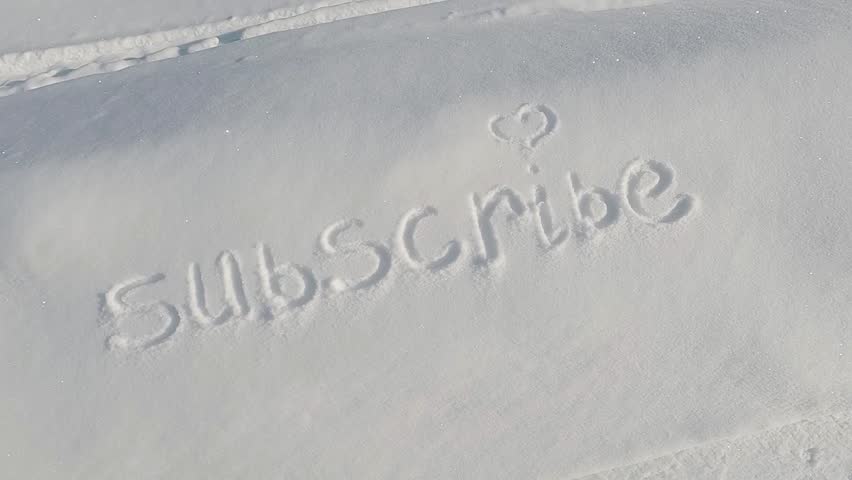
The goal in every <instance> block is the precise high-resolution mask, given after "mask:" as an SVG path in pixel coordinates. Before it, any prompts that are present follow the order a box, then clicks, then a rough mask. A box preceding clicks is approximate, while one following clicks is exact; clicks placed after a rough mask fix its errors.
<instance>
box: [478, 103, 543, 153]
mask: <svg viewBox="0 0 852 480" xmlns="http://www.w3.org/2000/svg"><path fill="white" fill-rule="evenodd" d="M557 121H558V118H557V117H556V113H554V112H553V110H551V109H550V108H548V107H547V106H545V105H530V104H528V103H525V104H523V105H521V106H520V107H518V109H517V110H515V113H512V114H509V115H499V116H496V117H492V118H491V121H490V122H488V130H489V131H490V132H491V135H493V136H494V138H496V139H497V140H499V141H501V142H504V143H508V144H515V145H520V146H521V148H524V149H527V150H532V149H534V148H535V147H536V146H538V144H539V143H540V142H541V141H542V140H544V139H545V138H546V137H547V136H548V135H550V134H551V133H553V131H554V130H556V124H557Z"/></svg>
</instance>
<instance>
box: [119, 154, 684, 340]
mask: <svg viewBox="0 0 852 480" xmlns="http://www.w3.org/2000/svg"><path fill="white" fill-rule="evenodd" d="M646 177H651V178H652V181H648V180H646ZM674 180H675V172H674V169H672V168H671V167H670V166H668V165H666V164H664V163H661V162H657V161H640V160H636V161H634V162H632V163H630V164H629V165H628V166H627V167H626V168H625V169H624V171H623V174H622V176H621V179H620V181H619V183H618V185H617V189H616V190H617V191H616V192H613V191H610V190H608V189H605V188H601V187H592V188H586V187H584V186H583V185H582V183H581V182H580V178H579V177H578V176H577V174H575V173H569V174H568V175H567V184H568V191H569V194H570V198H571V213H572V215H571V216H572V217H573V223H572V224H568V223H563V224H560V225H557V224H556V223H555V222H554V216H553V209H552V206H551V204H550V202H549V200H548V196H547V191H546V190H545V188H544V187H543V186H542V185H534V186H533V188H532V200H531V201H530V202H525V201H524V199H523V197H522V196H521V195H520V194H519V193H518V192H516V191H515V190H513V189H512V188H510V187H507V186H497V187H495V188H493V189H492V190H490V191H489V192H488V193H486V194H484V195H480V194H477V193H473V194H471V196H470V209H471V213H472V218H473V232H474V234H473V237H474V243H475V244H476V245H475V246H474V255H473V258H472V261H473V262H472V263H473V264H474V265H477V266H480V267H485V268H488V267H490V266H492V265H494V264H497V263H500V261H501V260H502V254H501V249H500V242H499V239H498V236H497V234H496V231H495V226H494V218H495V213H496V212H497V210H498V208H499V207H501V206H504V207H505V208H508V210H509V211H510V213H511V215H513V216H516V217H521V216H524V215H527V214H530V215H531V216H532V218H533V220H534V223H535V225H536V229H537V232H538V233H537V234H538V237H539V240H540V242H541V244H542V245H543V246H544V247H545V248H546V249H551V248H554V247H558V246H559V245H561V244H564V243H565V242H566V241H567V240H568V239H569V238H570V237H571V235H572V234H573V235H574V236H575V237H576V238H587V237H590V236H592V235H594V234H595V233H596V232H600V231H603V230H605V229H606V228H608V227H610V226H612V225H613V224H615V223H616V222H617V221H618V219H619V218H620V213H621V211H622V210H625V211H627V212H630V213H631V214H632V215H634V216H635V217H636V218H638V219H639V220H641V221H642V222H644V223H647V224H650V225H660V224H673V223H676V222H679V221H681V220H683V219H684V218H686V217H687V215H688V214H689V213H690V212H692V211H693V210H694V208H695V205H696V200H695V198H694V197H692V196H691V195H688V194H679V195H676V196H674V197H673V199H672V201H671V205H670V206H669V208H667V209H664V210H662V211H661V212H659V213H654V212H652V211H651V209H650V208H649V207H648V205H647V203H649V202H648V201H649V200H654V199H657V198H658V197H660V196H661V195H663V194H664V193H666V192H668V191H669V190H670V189H671V187H672V186H673V185H674ZM437 213H438V212H437V210H436V209H435V208H434V207H431V206H426V207H420V208H414V209H411V210H409V211H408V212H406V213H405V215H403V216H402V219H401V220H400V222H399V226H398V228H397V230H396V233H395V235H394V236H393V238H392V240H391V241H390V242H381V241H373V240H366V241H354V242H342V241H341V236H342V235H343V234H344V233H346V232H348V231H351V230H356V229H359V228H361V227H363V222H362V221H361V220H358V219H350V220H341V221H338V222H335V223H333V224H331V225H329V226H328V227H326V228H325V229H324V230H323V231H322V233H321V234H320V236H319V241H318V242H317V243H318V246H317V249H318V250H319V253H320V254H321V255H323V256H326V257H333V256H343V257H349V256H352V255H368V256H369V257H371V258H372V260H373V262H372V267H371V269H370V271H368V272H367V273H365V274H363V275H361V276H357V277H344V276H337V275H332V276H329V277H327V278H324V279H323V280H322V281H319V280H318V278H317V276H316V274H315V273H314V271H313V270H312V269H311V268H310V267H309V266H306V265H301V264H297V263H283V264H278V263H276V261H275V259H274V257H273V252H272V250H271V249H270V247H269V246H268V245H266V244H265V243H259V244H258V245H257V249H256V259H257V275H258V278H259V281H260V285H259V288H258V290H257V293H256V295H255V296H256V297H257V298H256V300H257V301H256V302H255V305H252V301H251V300H250V297H249V295H248V294H247V286H246V282H245V280H244V278H243V274H242V267H241V263H240V261H239V258H238V255H237V253H235V252H232V251H224V252H223V253H221V254H220V255H219V257H218V258H217V260H216V267H217V270H218V273H219V277H220V278H221V281H222V284H223V295H224V304H223V306H222V307H221V308H220V309H219V310H218V311H217V312H212V311H211V309H210V307H209V305H208V302H207V294H206V288H205V285H204V281H203V279H202V275H201V267H200V266H199V264H197V263H195V262H192V263H190V264H189V267H188V269H187V277H186V286H187V304H186V305H185V306H183V307H182V308H178V307H176V306H175V305H173V304H170V303H168V302H166V301H164V300H158V301H155V302H150V303H130V302H128V300H127V299H128V297H129V296H130V295H131V294H132V293H133V292H135V291H137V290H139V289H141V288H143V287H145V286H148V285H152V284H154V283H157V282H160V281H162V280H163V279H165V275H163V274H162V273H158V274H155V275H150V276H134V277H131V278H129V279H127V280H124V281H122V282H120V283H118V284H116V285H114V286H113V287H112V288H110V289H109V291H108V292H107V293H106V295H105V302H104V308H105V314H106V316H107V318H108V321H109V323H110V324H111V325H112V327H113V328H114V330H115V333H113V334H111V335H110V336H109V338H108V340H107V346H108V347H110V348H113V349H119V350H134V351H136V350H144V349H147V348H150V347H153V346H155V345H158V344H161V343H163V342H165V341H167V340H169V339H172V338H174V337H175V334H176V333H178V332H179V331H180V325H181V320H182V319H183V318H188V319H192V320H194V321H195V322H196V323H197V324H198V325H199V326H201V327H214V326H217V325H221V324H224V323H226V322H228V321H231V320H233V319H237V318H247V317H249V316H251V315H256V314H259V313H261V312H266V313H267V314H268V315H269V316H272V317H273V318H278V317H284V316H287V315H292V314H295V313H298V312H301V311H303V310H304V309H305V308H306V307H307V306H308V305H310V304H312V303H315V302H316V301H318V299H319V298H323V295H321V294H322V293H325V296H326V297H327V296H328V295H334V294H339V293H343V292H357V291H363V290H366V289H370V288H373V287H375V286H377V285H378V284H380V283H381V282H382V281H383V280H385V279H386V278H387V277H388V273H389V272H390V270H391V266H392V264H393V261H394V258H398V259H399V260H402V262H403V263H404V264H405V265H407V266H408V267H409V268H411V269H413V270H415V271H419V272H427V273H428V272H438V271H442V270H444V269H446V268H448V267H450V266H451V265H453V264H455V263H457V262H458V261H459V259H460V258H461V257H462V254H463V252H465V251H467V250H468V248H466V245H465V242H464V241H463V240H455V239H454V240H449V241H448V242H447V243H446V244H444V245H443V247H442V248H441V250H440V252H439V253H437V254H435V255H434V256H427V255H425V254H424V253H423V252H421V250H420V249H419V248H418V247H417V242H416V234H417V230H418V229H419V228H420V226H421V223H422V222H423V221H424V220H425V219H427V218H429V217H431V216H434V215H437ZM293 284H296V285H297V288H295V289H289V290H296V291H295V292H292V291H285V287H284V286H285V285H293ZM152 316H154V317H155V318H158V319H159V320H158V321H157V322H156V323H157V328H155V329H154V330H153V331H151V332H148V333H145V334H142V335H130V334H128V333H126V332H125V333H123V332H122V331H121V330H122V329H123V327H124V326H126V325H127V324H128V323H130V322H140V321H142V320H143V319H144V318H148V319H150V318H151V317H152Z"/></svg>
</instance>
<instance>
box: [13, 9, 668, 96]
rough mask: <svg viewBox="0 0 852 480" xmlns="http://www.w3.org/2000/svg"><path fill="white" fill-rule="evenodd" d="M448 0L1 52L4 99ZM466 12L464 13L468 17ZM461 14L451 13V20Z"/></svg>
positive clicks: (274, 15) (302, 12)
mask: <svg viewBox="0 0 852 480" xmlns="http://www.w3.org/2000/svg"><path fill="white" fill-rule="evenodd" d="M446 1H447V0H361V1H352V0H327V1H322V2H319V3H313V4H306V5H303V6H300V7H298V8H283V9H277V10H272V11H270V12H267V13H263V14H258V15H249V16H244V17H231V18H229V19H227V20H223V21H219V22H212V23H205V24H200V25H190V26H187V27H181V28H176V29H172V30H164V31H159V32H152V33H148V34H144V35H133V36H127V37H118V38H113V39H108V40H100V41H96V42H90V43H81V44H75V45H67V46H60V47H53V48H47V49H44V50H31V51H27V52H17V53H7V54H4V55H0V97H3V96H7V95H12V94H15V93H19V92H23V91H27V90H33V89H36V88H40V87H44V86H48V85H53V84H55V83H60V82H64V81H67V80H73V79H75V78H80V77H86V76H89V75H95V74H100V73H109V72H115V71H119V70H123V69H125V68H128V67H132V66H135V65H140V64H144V63H149V62H156V61H159V60H165V59H169V58H175V57H180V56H183V55H188V54H191V53H196V52H200V51H203V50H208V49H211V48H215V47H218V46H220V45H224V44H228V43H233V42H236V41H240V40H245V39H249V38H254V37H259V36H262V35H267V34H270V33H276V32H284V31H287V30H295V29H299V28H305V27H310V26H315V25H321V24H325V23H331V22H336V21H338V20H346V19H351V18H356V17H363V16H367V15H374V14H378V13H383V12H389V11H393V10H400V9H406V8H412V7H418V6H423V5H430V4H435V3H442V2H446ZM667 1H668V0H532V1H529V2H523V3H518V2H514V3H512V4H510V6H508V7H495V8H492V9H486V10H485V11H481V12H476V14H475V15H474V16H482V15H486V16H488V15H490V16H493V17H506V16H516V15H529V14H533V13H538V12H541V11H546V10H551V9H572V10H583V11H599V10H610V9H617V8H627V7H637V6H645V5H651V4H656V3H665V2H667ZM464 16H465V15H461V16H460V17H461V18H464ZM453 18H459V16H450V17H449V18H448V19H453Z"/></svg>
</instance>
